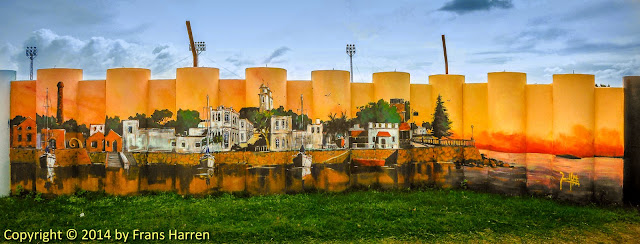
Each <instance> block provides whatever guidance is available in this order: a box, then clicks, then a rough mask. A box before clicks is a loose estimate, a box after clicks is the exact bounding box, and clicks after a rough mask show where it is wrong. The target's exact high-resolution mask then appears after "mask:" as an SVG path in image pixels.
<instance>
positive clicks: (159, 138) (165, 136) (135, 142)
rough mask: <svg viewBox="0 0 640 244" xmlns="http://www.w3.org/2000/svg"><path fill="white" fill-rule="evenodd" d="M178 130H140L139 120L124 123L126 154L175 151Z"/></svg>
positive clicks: (123, 141) (123, 139)
mask: <svg viewBox="0 0 640 244" xmlns="http://www.w3.org/2000/svg"><path fill="white" fill-rule="evenodd" d="M175 134H176V130H175V129H174V128H168V129H159V128H152V129H140V123H139V121H138V120H124V121H122V135H123V136H122V143H123V144H124V145H123V151H124V152H171V151H173V149H174V146H173V144H174V142H175V140H176V136H175Z"/></svg>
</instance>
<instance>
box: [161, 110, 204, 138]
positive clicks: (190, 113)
mask: <svg viewBox="0 0 640 244" xmlns="http://www.w3.org/2000/svg"><path fill="white" fill-rule="evenodd" d="M199 123H200V113H199V112H198V111H196V110H182V109H180V110H178V113H176V121H175V123H169V122H167V124H165V125H166V126H169V127H175V128H176V133H178V134H180V133H182V134H185V135H186V134H187V133H186V132H187V131H188V130H189V128H196V127H198V124H199Z"/></svg>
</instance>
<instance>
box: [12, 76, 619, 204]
mask: <svg viewBox="0 0 640 244" xmlns="http://www.w3.org/2000/svg"><path fill="white" fill-rule="evenodd" d="M246 72H247V73H246V77H247V79H246V80H242V79H219V70H218V69H215V68H181V69H178V72H177V76H176V79H163V80H153V79H151V78H150V77H151V73H150V71H149V70H148V69H140V68H117V69H109V70H107V76H106V79H105V80H83V79H82V70H78V69H42V70H39V71H38V76H37V79H36V80H32V81H12V82H11V84H10V92H11V98H10V112H9V114H10V119H11V120H12V125H18V124H19V123H25V124H23V126H25V128H26V127H28V125H29V123H32V124H34V125H36V127H37V130H38V131H39V132H40V131H41V130H42V129H43V128H44V127H43V124H44V121H45V120H46V121H51V123H49V125H52V124H53V125H54V126H49V127H50V129H52V130H50V131H52V133H45V134H47V135H50V136H49V138H55V139H56V141H55V145H56V147H57V149H58V150H57V152H56V153H58V152H59V153H61V154H60V155H62V158H58V159H57V160H58V161H60V160H63V159H64V158H68V156H64V155H66V154H69V153H70V152H65V151H74V150H76V151H74V152H76V154H73V155H76V156H73V157H77V158H74V159H73V160H79V159H81V158H82V159H83V160H84V158H89V160H90V161H88V162H92V161H91V160H93V161H96V160H97V159H95V158H94V157H100V158H102V159H101V160H103V161H104V162H105V164H107V165H108V164H109V160H110V159H109V158H112V159H117V160H118V162H133V161H134V159H133V158H130V157H133V156H131V155H129V154H121V155H120V154H110V153H112V152H126V151H127V149H126V148H127V143H129V144H130V143H137V142H136V140H138V139H137V138H143V137H144V138H147V139H145V140H148V141H144V140H143V141H141V142H140V143H142V144H140V145H142V146H143V147H144V148H153V147H154V145H149V144H148V143H149V142H153V141H163V142H166V143H170V144H172V145H171V146H170V147H169V148H172V147H175V148H178V147H180V146H181V145H182V144H183V143H184V144H185V145H186V144H189V145H188V146H189V147H192V148H197V147H198V146H197V145H198V144H201V143H202V138H203V137H204V136H205V135H204V134H202V133H205V132H206V130H203V129H202V128H203V127H202V126H203V125H202V123H201V122H202V119H204V118H206V116H207V112H206V111H204V110H203V108H204V107H205V106H206V97H207V95H208V96H209V105H210V106H211V107H214V108H215V107H217V106H219V105H221V106H224V107H222V108H219V109H220V110H216V111H219V112H220V114H221V115H222V117H221V122H220V124H219V127H215V128H216V132H215V133H219V134H215V135H214V138H217V139H216V140H220V142H219V143H224V141H225V140H227V139H225V138H229V140H230V141H233V142H237V143H238V144H239V145H240V144H243V143H244V144H245V146H246V144H250V143H255V142H256V140H257V139H254V140H253V141H251V142H249V141H248V139H249V138H245V141H244V142H242V143H240V141H242V140H241V139H240V134H243V135H244V136H245V137H249V136H250V135H253V134H254V132H255V133H256V134H259V133H260V132H261V131H269V130H270V128H269V126H262V125H260V124H250V126H251V127H250V128H246V129H244V130H243V129H239V125H240V123H237V121H233V123H231V124H233V125H231V124H229V125H228V127H225V126H227V125H225V123H226V122H224V121H223V120H225V118H226V117H225V115H224V114H225V112H224V111H228V112H229V113H230V115H231V117H230V118H231V119H232V120H234V118H239V117H234V116H239V115H238V114H242V115H243V116H255V114H256V113H258V111H257V107H258V106H259V104H260V101H259V99H258V93H259V87H260V86H261V85H265V86H268V87H269V89H270V90H271V92H272V96H273V101H274V110H273V111H271V112H273V113H277V114H273V115H278V116H287V115H289V116H297V115H295V113H298V114H299V113H300V108H301V107H300V106H301V105H300V95H302V96H303V99H304V104H303V105H302V106H303V110H302V112H303V113H304V114H305V115H306V116H308V117H307V118H308V119H309V120H307V123H311V122H312V121H313V122H315V120H311V119H313V118H319V119H321V120H324V121H325V122H327V120H328V117H329V115H330V114H336V115H340V114H342V113H344V114H345V116H346V117H347V119H350V118H354V117H356V114H357V112H358V111H359V110H360V107H363V106H366V105H370V103H371V102H377V101H378V99H383V100H385V101H387V102H388V101H389V100H391V99H396V98H401V99H405V100H406V101H408V102H410V108H408V107H405V108H408V109H409V110H410V111H409V112H410V114H411V115H412V116H411V119H409V121H408V122H413V123H416V124H417V125H418V126H419V125H421V124H422V122H431V121H432V119H433V113H434V111H433V110H434V108H435V104H436V99H437V97H438V96H441V97H442V99H443V101H444V107H445V108H446V111H447V113H448V116H449V119H450V120H451V122H452V124H451V132H453V135H452V137H451V138H453V139H472V138H473V140H474V143H475V144H474V145H475V146H476V147H477V148H478V149H481V150H487V151H486V152H485V151H483V153H485V154H486V155H490V156H491V157H493V158H497V159H499V160H501V161H502V162H508V164H512V165H520V166H521V167H525V168H527V170H526V171H527V172H531V174H530V175H527V176H526V178H528V179H530V181H531V182H530V183H524V185H525V188H526V187H528V186H529V185H531V186H532V187H533V188H532V189H533V190H532V191H534V192H538V191H539V192H543V191H547V192H554V191H555V192H557V191H559V190H558V189H555V188H550V186H551V185H553V184H556V183H558V182H560V180H562V182H565V180H564V178H566V180H567V181H573V178H572V177H574V176H576V177H578V178H580V179H589V180H588V181H587V182H586V183H581V184H583V185H586V184H591V183H590V182H598V181H599V180H606V182H608V183H606V184H605V183H603V184H602V187H604V188H603V189H614V190H615V191H618V188H617V187H621V184H622V183H621V182H622V178H621V175H622V168H623V167H622V165H623V163H622V160H621V159H620V157H622V156H623V155H624V153H625V151H624V144H623V142H624V139H625V138H624V134H625V131H624V127H625V122H624V118H625V117H624V112H625V110H624V100H625V96H624V92H625V90H624V89H622V88H605V87H595V84H594V76H593V75H583V74H563V75H554V76H553V82H552V84H546V85H537V84H526V74H525V73H518V72H495V73H489V74H488V82H487V83H465V77H464V76H462V75H431V76H429V77H428V81H429V84H410V82H409V79H410V78H409V77H410V75H409V74H408V73H404V72H380V73H375V74H373V76H372V81H373V82H372V83H351V82H350V79H349V78H350V76H349V72H347V71H341V70H317V71H313V72H312V73H311V79H310V80H287V78H286V70H284V69H281V68H270V67H259V68H249V69H247V71H246ZM14 79H15V78H14ZM61 85H62V86H61ZM47 89H48V90H49V103H50V109H49V111H48V112H47V111H45V109H44V106H43V105H44V104H45V103H46V93H47V92H46V91H47ZM59 101H60V102H59ZM280 106H281V107H282V108H279V109H276V108H278V107H280ZM387 106H388V105H387ZM229 107H231V108H233V109H229ZM401 107H402V106H400V107H394V109H397V108H401ZM247 108H256V110H251V109H247ZM58 109H60V111H61V113H58ZM288 110H291V111H288ZM45 113H48V114H49V118H46V119H45V118H44V117H43V115H44V114H45ZM58 117H61V118H62V122H64V123H62V124H60V123H57V121H58ZM252 118H253V117H252ZM134 120H137V121H138V122H137V127H136V128H129V127H127V126H125V123H124V121H134ZM299 121H301V120H299V117H293V118H292V120H291V123H293V124H295V123H301V122H299ZM127 123H128V122H127ZM212 123H213V122H212ZM340 123H341V122H340V121H333V122H332V123H328V124H325V125H324V126H327V127H325V128H324V129H323V130H322V132H321V134H322V135H320V139H319V140H320V141H325V143H326V144H324V145H323V146H327V148H330V146H332V145H333V146H336V145H337V146H338V147H340V146H341V145H343V144H346V143H345V142H344V141H343V140H345V139H347V138H346V137H347V136H345V135H343V134H340V133H337V132H336V131H339V130H342V129H344V130H346V129H348V127H347V128H346V129H345V128H344V126H345V124H344V123H342V124H340ZM130 124H131V123H129V124H127V125H130ZM93 125H96V126H99V125H103V126H104V127H105V128H103V129H102V130H100V131H96V132H95V133H94V129H95V128H98V127H94V126H93ZM298 125H299V124H298ZM346 125H347V126H349V125H348V124H346ZM209 126H211V125H209ZM270 126H275V125H270ZM280 126H287V127H292V126H290V125H280ZM318 126H320V125H318ZM376 126H378V125H376ZM395 126H396V127H393V126H390V127H389V128H387V129H396V130H400V128H405V129H402V130H408V129H406V128H408V125H404V126H398V125H395ZM298 127H300V128H302V126H295V128H298ZM17 128H18V127H15V129H17ZM168 128H171V129H168ZM209 128H213V126H211V127H209ZM254 128H255V130H254ZM309 128H310V129H309V130H310V131H309V132H308V133H310V134H309V135H308V136H311V135H312V133H313V132H314V131H316V129H313V128H311V127H309ZM314 128H315V127H314ZM318 128H321V127H318ZM218 129H219V130H218ZM43 131H44V132H46V131H49V130H43ZM54 131H64V133H63V134H56V133H57V132H56V133H53V132H54ZM21 133H24V132H21ZM198 133H201V134H198ZM227 133H228V134H227ZM402 133H403V132H401V131H398V132H394V133H392V134H393V135H396V137H398V138H397V139H398V140H400V139H403V138H400V136H397V135H400V134H402ZM13 134H15V135H18V134H19V133H18V132H15V133H13ZM350 134H351V135H356V134H359V133H350ZM363 135H366V133H364V134H363ZM389 135H391V134H389ZM406 135H409V136H407V137H405V138H404V139H405V140H411V136H410V134H409V133H407V134H406ZM22 136H23V137H24V139H25V140H23V141H20V142H18V141H17V138H11V139H12V141H15V145H14V146H12V147H22V148H35V147H39V145H37V144H36V143H35V142H33V141H29V142H28V141H26V137H27V136H26V134H24V135H22ZM39 136H44V134H42V135H39ZM218 136H219V137H218ZM227 136H228V137H227ZM282 136H283V137H282V138H284V139H283V140H282V141H281V143H287V145H289V144H291V145H293V144H295V143H297V142H295V141H296V140H303V139H304V138H305V137H304V136H305V135H304V134H303V133H302V132H298V134H296V133H289V134H283V135H282ZM296 136H298V137H296ZM378 136H379V137H385V136H386V134H385V133H381V134H379V135H378ZM85 138H89V139H88V140H85ZM309 138H311V137H309ZM14 139H15V140H14ZM353 139H354V140H356V139H357V138H353ZM365 139H366V138H365ZM389 139H390V140H395V138H389ZM309 141H310V140H309ZM364 141H365V143H366V141H367V140H364ZM72 142H76V145H75V146H74V144H73V143H72ZM77 142H79V145H80V146H77V144H78V143H77ZM93 142H95V143H96V147H95V148H90V144H93ZM107 143H110V145H107ZM145 143H147V144H145ZM265 143H266V142H265ZM272 143H275V142H272ZM74 147H85V148H87V149H73V148H74ZM89 148H90V149H91V150H89ZM156 148H157V147H156ZM162 148H164V149H162V150H165V149H166V148H167V147H162ZM228 148H231V145H228ZM77 150H80V151H77ZM83 150H84V151H91V154H89V155H85V154H84V153H82V152H81V151H83ZM169 150H170V149H169ZM250 150H251V151H254V150H255V151H258V150H260V149H259V148H257V147H256V148H251V149H250ZM34 151H35V154H34V157H37V156H39V155H40V154H42V150H34ZM176 151H178V150H177V149H176ZM179 151H180V152H185V153H186V154H194V155H199V154H200V153H201V150H199V149H198V150H196V149H186V148H185V149H180V150H179ZM292 151H293V150H292V149H288V151H287V153H293V152H292ZM17 152H18V151H16V153H17ZM20 153H21V154H22V153H24V152H20ZM97 155H101V156H97ZM127 155H129V156H127ZM140 155H144V154H140ZM177 155H179V154H177ZM290 156H291V155H290ZM594 156H598V157H599V158H594ZM140 157H146V156H140ZM172 157H174V156H172ZM175 157H182V156H175ZM221 157H224V156H222V155H221ZM14 158H21V157H18V156H16V157H14ZM413 160H415V161H421V160H422V159H420V158H418V157H414V158H413ZM567 160H569V161H567ZM571 160H577V161H571ZM98 161H99V160H98ZM17 162H18V161H16V163H17ZM245 162H246V161H245ZM372 162H373V161H372ZM376 162H377V161H376ZM376 162H373V163H376ZM13 163H14V162H13V161H12V165H13ZM61 163H63V164H64V163H68V162H61ZM89 164H91V163H89ZM12 167H13V166H12ZM15 167H16V169H17V170H30V169H29V167H31V166H28V165H21V164H16V166H15ZM20 167H26V168H24V169H23V168H20ZM127 167H128V166H127ZM332 167H333V166H332ZM336 167H338V166H336ZM339 167H343V166H339ZM433 167H435V166H433ZM107 168H108V167H107ZM278 170H280V169H278ZM416 170H417V169H416ZM594 170H598V171H599V172H602V174H597V175H598V176H597V177H595V176H594V175H593V174H592V173H589V172H594ZM18 172H20V171H18ZM229 172H231V173H232V174H244V176H237V177H246V174H247V172H248V171H247V172H245V171H234V170H231V169H230V171H229ZM234 172H235V173H234ZM241 172H243V173H241ZM252 172H253V171H252ZM269 172H271V171H269ZM509 172H510V173H509V174H512V173H513V174H515V175H518V174H519V173H518V172H519V171H517V170H516V171H513V170H511V171H509ZM50 173H55V172H50ZM254 173H255V172H254ZM485 173H486V172H485V171H484V170H479V169H469V173H468V175H474V174H481V175H484V174H485ZM43 174H44V173H43ZM251 174H253V173H251ZM331 174H333V173H331ZM590 174H591V175H590ZM45 175H46V174H45ZM109 175H111V176H109ZM476 176H478V175H476ZM105 177H107V178H109V177H115V178H112V180H115V181H122V179H119V178H118V177H119V176H115V175H114V174H112V173H107V174H106V175H105ZM397 177H400V176H397ZM403 177H405V176H403ZM406 177H414V178H415V177H416V176H415V175H414V176H406ZM417 177H418V178H419V177H420V176H417ZM465 177H466V176H465ZM474 177H475V176H474ZM489 177H491V175H489ZM594 177H595V178H594ZM338 178H340V177H338ZM238 179H239V178H238ZM358 179H360V180H363V178H358ZM470 179H472V178H470ZM385 181H386V180H385ZM238 182H240V180H238ZM554 182H556V183H554ZM601 182H604V181H601ZM121 183H122V184H123V185H128V184H131V185H132V186H131V188H130V190H131V191H134V189H133V185H137V183H132V182H121ZM12 184H15V182H14V183H12ZM30 184H36V185H37V184H38V183H33V182H32V183H30ZM92 184H93V183H92ZM225 184H227V187H240V186H232V185H229V184H231V183H228V182H227V183H225ZM393 184H398V183H397V182H396V183H393ZM556 185H561V184H556ZM596 185H597V184H596ZM109 187H113V186H109ZM149 187H151V186H149ZM245 187H246V186H245ZM505 187H506V186H505ZM536 187H538V188H539V189H538V188H536ZM570 187H571V186H570ZM576 187H579V186H576ZM607 187H608V188H607ZM205 188H206V187H205ZM205 188H202V187H201V188H199V189H205ZM534 188H535V189H534ZM123 189H128V188H127V187H124V188H123ZM145 189H146V188H145ZM150 189H156V188H154V187H151V188H150ZM157 189H164V188H162V187H160V188H157ZM243 189H246V188H243ZM536 189H538V190H536ZM540 189H543V190H540ZM544 189H546V190H544ZM563 189H564V188H563ZM570 189H573V188H570ZM579 189H582V188H579ZM589 191H590V192H591V194H596V192H597V190H596V189H590V190H589ZM581 194H583V195H584V194H588V193H584V192H583V193H581ZM583 197H584V196H583Z"/></svg>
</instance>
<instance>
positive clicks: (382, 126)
mask: <svg viewBox="0 0 640 244" xmlns="http://www.w3.org/2000/svg"><path fill="white" fill-rule="evenodd" d="M367 131H368V135H369V136H368V139H369V140H368V143H369V144H373V145H374V146H375V148H389V149H391V148H393V149H398V148H399V147H400V136H399V135H400V129H399V124H398V123H372V122H369V125H368V128H367Z"/></svg>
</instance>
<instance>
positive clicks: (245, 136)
mask: <svg viewBox="0 0 640 244" xmlns="http://www.w3.org/2000/svg"><path fill="white" fill-rule="evenodd" d="M238 133H239V135H240V143H247V142H248V141H249V140H251V137H253V124H251V122H249V120H247V119H241V120H240V125H239V126H238Z"/></svg>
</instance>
